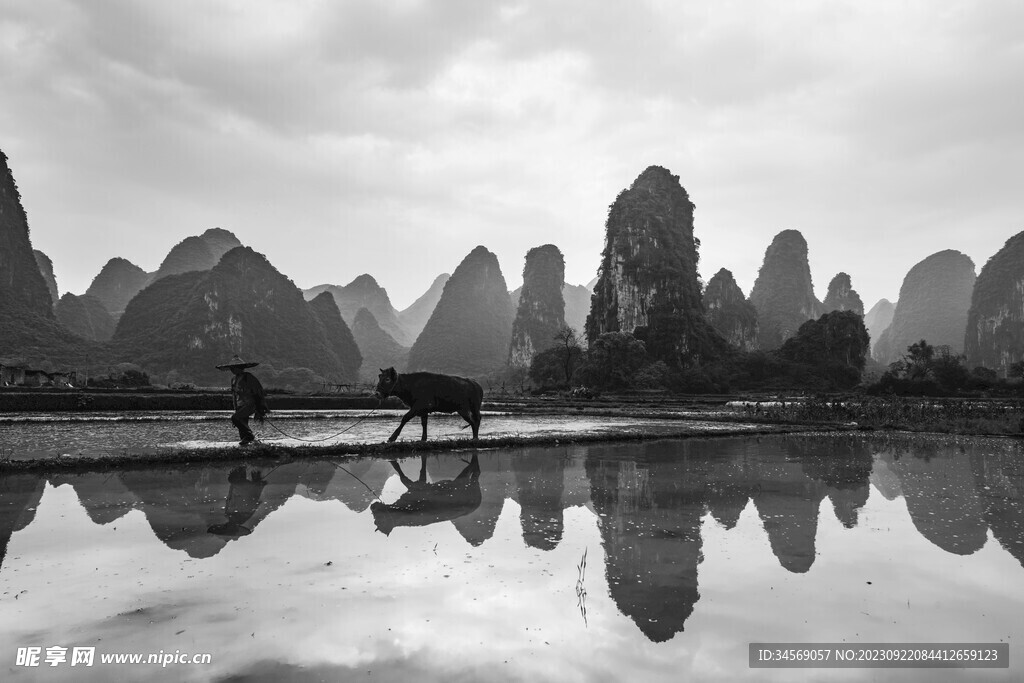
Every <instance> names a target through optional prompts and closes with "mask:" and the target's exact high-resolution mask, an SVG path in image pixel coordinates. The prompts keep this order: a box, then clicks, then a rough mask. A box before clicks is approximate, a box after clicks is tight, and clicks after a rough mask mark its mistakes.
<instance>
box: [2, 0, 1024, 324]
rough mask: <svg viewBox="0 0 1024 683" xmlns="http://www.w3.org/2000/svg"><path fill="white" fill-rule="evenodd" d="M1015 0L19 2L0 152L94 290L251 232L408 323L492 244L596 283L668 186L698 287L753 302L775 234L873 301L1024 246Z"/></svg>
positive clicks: (79, 285)
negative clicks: (718, 286)
mask: <svg viewBox="0 0 1024 683" xmlns="http://www.w3.org/2000/svg"><path fill="white" fill-rule="evenodd" d="M1021 26H1024V3H1021V2H1019V0H965V1H962V2H960V1H953V0H921V1H911V0H853V1H850V2H836V1H828V0H808V1H802V0H791V1H786V2H780V1H775V0H772V1H764V0H751V1H749V2H739V1H734V0H696V1H687V2H682V1H679V0H636V1H633V2H628V3H627V2H610V1H607V0H564V1H548V2H543V1H538V2H508V3H504V4H503V3H499V2H485V1H482V0H445V1H437V2H432V1H428V0H391V1H388V2H382V1H380V0H348V1H345V0H323V1H321V0H311V1H309V0H230V1H227V0H225V1H220V2H217V1H210V0H178V1H176V2H173V3H172V2H136V1H129V0H81V1H75V0H30V1H29V0H25V1H17V0H0V149H2V150H3V151H4V152H5V153H6V154H7V156H8V157H9V163H10V166H11V169H12V171H13V173H14V177H15V179H16V181H17V183H18V186H19V189H20V191H21V195H22V201H23V204H24V206H25V209H26V212H27V214H28V218H29V226H30V231H31V239H32V242H33V246H34V247H35V248H36V249H40V250H42V251H43V252H45V253H46V254H47V255H48V256H50V258H51V259H52V260H53V262H54V270H55V273H56V277H57V284H58V288H59V289H60V291H61V293H64V292H67V291H70V292H73V293H75V294H82V293H84V292H85V290H86V289H87V288H88V286H89V283H90V282H91V280H92V278H93V277H95V275H96V274H97V273H98V272H99V271H100V269H101V268H102V267H103V265H104V264H105V263H106V262H107V261H108V260H109V259H111V258H113V257H117V256H119V257H122V258H126V259H128V260H130V261H132V262H133V263H135V264H136V265H139V266H140V267H142V268H143V269H145V270H147V271H155V270H156V269H157V267H158V266H159V265H160V262H161V261H162V259H163V257H164V256H165V255H166V254H167V252H168V251H169V250H170V248H171V247H172V246H174V245H175V244H176V243H178V242H180V241H181V240H182V239H184V238H185V237H188V236H190V235H198V234H200V233H202V232H203V231H205V230H206V229H208V228H211V227H221V228H224V229H227V230H231V231H232V232H234V233H235V234H236V235H237V236H238V238H239V239H240V240H241V241H242V242H243V243H244V244H246V245H247V246H251V247H252V248H254V249H255V250H256V251H258V252H260V253H263V254H265V255H266V256H267V258H268V259H269V260H270V262H271V263H272V264H273V265H274V266H275V267H276V268H277V269H278V270H279V271H281V272H282V273H284V274H285V275H287V276H288V277H290V278H291V279H292V280H293V281H294V282H295V283H296V284H297V285H298V286H300V287H302V288H308V287H312V286H314V285H318V284H323V283H332V284H339V285H344V284H347V283H348V282H350V281H351V280H353V279H354V278H355V277H356V276H357V275H360V274H361V273H370V274H371V275H373V276H374V277H375V278H376V280H377V281H378V282H379V283H380V284H381V285H382V286H383V287H384V288H385V289H387V290H388V293H389V295H390V297H391V300H392V303H393V304H394V305H395V306H396V307H397V308H399V309H401V308H404V307H406V306H408V305H409V304H410V303H412V301H413V300H414V299H415V298H416V297H417V296H419V295H420V294H422V293H423V292H424V291H425V290H426V289H427V287H428V286H429V285H430V283H431V282H432V281H433V279H434V278H435V277H436V276H437V275H438V274H439V273H441V272H449V273H450V272H452V271H453V270H454V269H455V267H456V266H457V265H458V264H459V262H460V261H461V260H462V259H463V258H464V257H465V256H466V255H467V254H468V253H469V252H470V251H471V250H472V249H473V248H474V247H475V246H477V245H481V244H482V245H484V246H485V247H487V248H488V249H490V250H491V251H492V252H494V253H495V254H496V255H497V256H498V259H499V262H500V264H501V268H502V272H503V274H504V276H505V279H506V282H507V284H508V287H509V289H513V288H515V287H516V286H518V285H519V284H521V282H522V270H523V261H524V257H525V254H526V252H527V251H528V250H529V249H531V248H532V247H535V246H539V245H542V244H547V243H551V244H555V245H556V246H558V247H559V248H560V249H561V250H562V253H563V254H564V255H565V265H566V271H565V278H566V281H567V282H569V283H571V284H584V283H587V282H588V281H590V280H591V279H593V278H594V277H595V275H596V273H597V268H598V266H599V264H600V255H601V251H602V249H603V247H604V223H605V219H606V217H607V210H608V207H609V205H610V204H611V203H612V202H613V201H614V200H615V197H616V195H618V193H619V192H621V191H622V190H623V189H625V188H627V187H629V185H630V184H631V183H632V182H633V180H634V179H635V178H636V177H637V176H638V175H639V174H640V173H641V172H642V171H643V170H644V169H645V168H647V167H648V166H650V165H659V166H664V167H666V168H668V169H669V170H671V171H672V173H673V174H675V175H678V176H679V178H680V182H681V184H682V185H683V187H684V188H685V189H686V190H687V192H688V193H689V195H690V198H691V200H692V201H693V202H694V204H696V207H697V208H696V213H695V234H696V236H697V237H698V238H699V239H700V240H701V245H702V246H701V250H700V273H701V275H702V276H703V278H704V280H705V281H707V280H708V279H710V277H711V276H712V275H713V274H714V273H715V272H716V271H717V270H718V269H719V268H723V267H725V268H728V269H730V270H731V271H732V272H733V274H734V275H735V276H736V279H737V281H738V282H739V284H740V286H741V287H742V288H743V290H744V292H746V293H747V294H749V293H750V288H751V287H752V285H753V283H754V280H755V278H756V276H757V270H758V268H759V267H760V265H761V261H762V260H763V258H764V252H765V249H766V248H767V246H768V244H769V243H770V242H771V240H772V237H773V236H774V235H775V234H776V233H778V232H779V231H781V230H785V229H796V230H799V231H801V232H802V233H803V235H804V237H805V238H806V239H807V242H808V246H809V252H810V262H811V272H812V276H813V280H814V285H815V289H816V292H817V295H818V297H819V298H824V296H825V293H826V289H827V286H828V282H829V280H830V279H831V278H832V277H833V276H834V275H835V274H836V273H837V272H839V271H845V272H847V273H849V274H850V276H851V277H852V280H853V286H854V289H856V290H857V291H858V292H859V293H860V294H861V297H862V299H863V300H864V302H865V304H866V306H867V307H870V306H871V305H872V304H873V303H874V302H875V301H877V300H878V299H879V298H882V297H886V298H888V299H890V300H892V301H895V300H896V298H897V296H898V294H899V287H900V283H901V282H902V280H903V276H904V275H905V274H906V272H907V271H908V270H909V269H910V267H911V266H913V265H914V264H915V263H917V262H919V261H921V260H922V259H924V258H925V257H926V256H928V255H930V254H932V253H935V252H936V251H940V250H943V249H957V250H959V251H962V252H964V253H966V254H967V255H968V256H970V257H971V258H972V259H973V260H974V262H975V265H976V268H978V269H979V270H980V268H981V266H983V265H984V263H985V261H986V260H987V259H988V258H989V257H990V256H992V255H993V254H994V253H995V252H996V251H997V250H998V249H999V248H1000V247H1001V246H1002V245H1003V243H1004V242H1005V241H1006V240H1007V239H1008V238H1010V237H1011V236H1012V235H1014V234H1015V233H1017V232H1019V231H1021V230H1024V191H1022V187H1024V184H1022V182H1021V181H1022V178H1021V170H1022V169H1024V86H1022V84H1024V31H1021V30H1020V27H1021Z"/></svg>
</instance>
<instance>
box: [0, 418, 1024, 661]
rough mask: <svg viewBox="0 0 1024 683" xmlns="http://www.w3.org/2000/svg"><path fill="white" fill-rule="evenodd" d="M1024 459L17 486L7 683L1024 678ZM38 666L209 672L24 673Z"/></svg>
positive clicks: (839, 440)
mask: <svg viewBox="0 0 1024 683" xmlns="http://www.w3.org/2000/svg"><path fill="white" fill-rule="evenodd" d="M1022 455H1024V454H1022V449H1021V447H1020V446H1019V445H1018V444H1017V443H1016V442H1013V441H1008V440H996V439H964V438H937V437H922V436H916V437H891V438H887V437H882V438H874V439H872V438H864V437H860V436H833V437H804V436H789V437H777V436H773V437H760V438H754V437H743V438H740V437H732V438H720V439H688V440H674V441H672V440H666V441H654V442H645V443H632V444H626V445H588V446H573V447H563V448H543V449H541V448H523V449H514V450H485V451H479V452H478V451H475V450H471V449H467V450H465V451H460V452H457V453H451V454H443V455H431V456H429V457H428V458H426V460H425V461H424V460H422V459H421V458H419V457H415V458H407V459H403V460H399V461H397V462H395V463H394V464H392V463H389V462H387V461H384V460H374V459H362V460H355V461H353V460H335V461H329V460H325V461H319V462H313V461H306V462H292V463H288V464H283V465H282V464H277V463H272V462H258V461H250V462H240V463H235V464H217V465H214V466H199V465H197V466H181V467H173V468H158V469H141V468H140V469H134V470H130V471H123V472H116V473H109V472H108V473H103V474H81V475H59V476H57V475H54V476H37V475H14V476H6V477H3V478H2V479H0V548H2V550H0V604H2V606H0V644H3V645H0V647H3V648H5V649H6V650H7V651H6V652H0V661H2V662H3V663H2V664H0V671H3V672H4V674H5V678H12V679H13V680H31V679H38V680H97V681H101V680H102V681H106V680H139V679H140V678H143V677H145V678H149V677H152V678H153V679H154V680H182V679H184V680H230V679H236V680H237V679H242V680H268V681H269V680H321V679H325V680H349V679H355V678H360V679H363V678H369V679H372V680H395V681H398V680H427V681H430V680H445V681H453V680H454V681H460V680H530V681H535V680H538V681H613V680H644V681H651V680H654V681H659V680H664V681H679V680H722V681H732V680H778V681H790V680H858V681H859V680H900V681H907V680H951V681H952V680H985V681H1009V680H1020V672H1021V664H1022V663H1024V648H1022V647H1021V646H1020V640H1021V637H1022V636H1024V633H1022V626H1024V620H1022V619H1021V614H1022V613H1024V507H1022V505H1024V503H1022V497H1024V495H1022V494H1024V459H1022ZM424 465H425V466H424ZM342 468H344V469H342ZM421 473H422V477H421ZM378 496H379V499H378ZM584 558H585V559H584ZM759 641H772V642H782V641H792V642H850V643H858V642H861V643H864V642H908V641H910V642H952V641H970V642H1008V643H1009V644H1010V658H1011V668H1010V669H1009V670H989V671H979V670H976V671H972V670H951V671H937V670H923V669H922V670H878V669H874V670H872V669H852V670H825V669H821V670H804V671H797V670H785V669H781V670H765V669H753V670H752V669H749V668H748V666H747V644H748V643H750V642H759ZM31 645H41V646H43V647H46V646H50V645H61V646H65V647H69V648H70V647H73V646H94V647H96V648H97V653H102V652H107V653H122V652H123V653H131V652H139V653H150V652H153V653H155V652H158V651H164V652H172V651H174V650H180V651H182V652H189V653H207V652H208V653H211V655H212V663H211V664H207V665H171V666H169V667H167V668H160V667H158V666H157V667H154V666H147V665H135V666H132V665H121V666H115V665H105V666H101V665H99V664H97V665H96V666H94V667H92V668H87V669H82V668H75V669H72V668H71V667H69V666H66V665H65V666H57V667H51V668H48V669H47V670H45V671H44V670H43V669H41V668H36V669H28V668H25V667H18V666H16V665H14V660H15V650H16V648H17V647H21V646H31Z"/></svg>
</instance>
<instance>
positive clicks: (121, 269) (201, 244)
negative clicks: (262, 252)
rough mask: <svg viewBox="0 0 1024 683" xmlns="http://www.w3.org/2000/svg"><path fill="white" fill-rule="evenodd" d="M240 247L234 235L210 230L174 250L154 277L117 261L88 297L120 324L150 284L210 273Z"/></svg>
mask: <svg viewBox="0 0 1024 683" xmlns="http://www.w3.org/2000/svg"><path fill="white" fill-rule="evenodd" d="M239 246H242V243H241V242H240V241H239V239H238V238H237V237H235V235H234V233H232V232H231V231H229V230H224V229H223V228H210V229H209V230H207V231H205V232H204V233H203V234H201V235H193V236H190V237H186V238H185V239H183V240H182V241H181V242H178V243H177V244H176V245H174V246H173V247H171V250H170V251H169V252H168V253H167V256H165V257H164V260H163V262H162V263H161V264H160V267H159V268H158V269H157V270H156V272H154V273H147V272H146V271H144V270H143V269H142V268H140V267H139V266H137V265H135V264H134V263H132V262H131V261H128V260H127V259H123V258H120V257H114V258H112V259H110V260H109V261H107V263H106V264H105V265H104V266H103V268H102V269H101V270H100V272H99V273H98V274H97V275H96V277H95V278H93V281H92V283H91V284H90V285H89V288H88V289H87V290H86V291H85V293H86V295H87V296H92V297H95V298H96V299H98V300H99V301H100V302H101V303H102V304H103V305H104V306H105V307H106V309H107V311H109V312H110V314H111V315H112V316H114V319H115V320H116V319H117V318H119V317H120V316H121V313H123V312H124V309H125V307H127V306H128V302H129V301H131V300H132V298H133V297H134V296H135V295H136V294H138V293H139V292H140V291H142V289H143V288H144V287H146V286H147V285H149V284H150V283H152V282H154V281H155V280H159V279H161V278H164V277H167V276H168V275H180V274H181V273H187V272H190V271H202V270H210V269H211V268H213V267H214V266H215V265H217V263H218V262H219V261H220V259H221V257H222V256H224V254H226V253H227V252H228V251H230V250H231V249H234V248H235V247H239Z"/></svg>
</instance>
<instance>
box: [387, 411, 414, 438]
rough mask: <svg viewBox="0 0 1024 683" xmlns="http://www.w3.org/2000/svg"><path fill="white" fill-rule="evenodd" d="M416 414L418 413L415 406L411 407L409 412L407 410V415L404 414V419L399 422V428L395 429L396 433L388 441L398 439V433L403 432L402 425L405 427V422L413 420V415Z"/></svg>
mask: <svg viewBox="0 0 1024 683" xmlns="http://www.w3.org/2000/svg"><path fill="white" fill-rule="evenodd" d="M415 415H416V409H415V408H411V409H410V410H409V412H407V413H406V414H405V415H403V416H402V421H401V422H399V423H398V429H396V430H395V433H394V434H392V435H391V438H390V439H388V441H389V442H391V441H394V440H395V439H397V438H398V435H399V434H401V433H402V427H404V426H405V423H406V422H408V421H409V420H411V419H412V418H413V416H415Z"/></svg>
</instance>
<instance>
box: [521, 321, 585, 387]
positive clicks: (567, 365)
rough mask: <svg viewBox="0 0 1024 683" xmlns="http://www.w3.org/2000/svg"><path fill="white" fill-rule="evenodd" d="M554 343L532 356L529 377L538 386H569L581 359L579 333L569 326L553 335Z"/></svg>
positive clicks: (582, 354) (581, 350) (582, 355)
mask: <svg viewBox="0 0 1024 683" xmlns="http://www.w3.org/2000/svg"><path fill="white" fill-rule="evenodd" d="M554 340H555V345H554V346H552V347H551V348H549V349H545V350H544V351H541V352H540V353H537V354H535V355H534V356H533V360H532V361H531V362H530V379H532V380H533V381H534V382H535V383H536V384H538V385H540V386H552V385H560V386H571V385H572V379H573V376H574V375H575V374H576V369H577V368H578V367H579V365H580V362H581V361H582V360H583V357H584V353H583V349H582V348H580V345H579V335H578V333H577V332H576V330H574V329H572V328H571V327H563V328H562V329H561V330H559V332H558V334H556V335H555V336H554Z"/></svg>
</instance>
